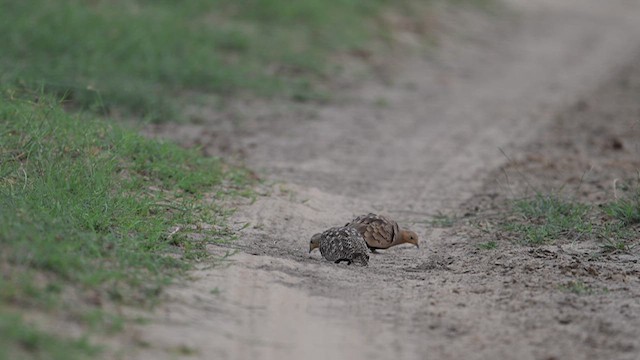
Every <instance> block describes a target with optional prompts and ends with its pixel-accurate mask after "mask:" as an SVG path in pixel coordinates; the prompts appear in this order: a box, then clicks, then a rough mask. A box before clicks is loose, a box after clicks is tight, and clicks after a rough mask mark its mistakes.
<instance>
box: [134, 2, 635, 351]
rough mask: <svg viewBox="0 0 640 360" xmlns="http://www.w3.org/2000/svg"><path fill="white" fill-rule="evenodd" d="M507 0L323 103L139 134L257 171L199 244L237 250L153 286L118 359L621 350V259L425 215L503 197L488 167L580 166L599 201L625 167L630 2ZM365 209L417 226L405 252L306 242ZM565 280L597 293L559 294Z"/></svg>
mask: <svg viewBox="0 0 640 360" xmlns="http://www.w3.org/2000/svg"><path fill="white" fill-rule="evenodd" d="M507 5H508V6H507V7H508V10H501V11H502V13H501V15H487V14H473V13H469V12H454V13H449V14H447V15H446V17H445V18H446V19H449V20H454V21H455V22H454V23H451V22H446V23H444V22H443V23H442V24H440V25H439V26H440V27H441V31H442V33H446V34H447V35H446V36H443V37H442V38H441V41H440V45H439V47H438V49H437V50H436V51H433V52H431V53H429V54H428V55H427V56H419V55H417V54H414V55H411V56H405V57H403V58H401V59H400V60H396V61H395V62H394V63H392V64H391V65H392V67H393V69H394V70H393V72H391V74H392V75H391V76H386V77H384V78H378V79H370V80H365V81H360V82H358V83H357V85H350V86H345V88H344V89H342V90H341V92H340V94H343V95H341V99H342V100H341V101H336V102H333V103H331V104H329V105H325V106H316V105H309V106H306V105H300V106H294V105H291V104H284V105H273V106H268V107H265V106H261V104H259V103H257V104H254V105H255V106H253V107H249V108H250V110H238V109H233V111H234V113H235V114H240V115H237V116H235V118H234V120H233V123H230V122H229V121H228V120H225V118H226V115H228V114H225V113H214V112H211V113H207V111H206V109H205V110H202V109H200V110H198V111H201V114H200V116H201V118H203V119H205V120H204V121H205V122H204V123H201V124H199V125H164V126H159V127H156V128H152V129H149V132H150V133H152V134H155V135H159V136H169V137H172V138H174V139H177V140H178V141H181V142H183V143H185V144H199V145H202V146H204V148H205V150H206V151H208V152H209V153H211V154H217V153H220V152H224V153H225V154H229V153H231V154H237V155H238V156H239V157H241V158H242V159H243V161H245V162H246V164H247V165H248V166H249V167H250V168H253V169H256V171H257V172H258V173H259V174H261V176H263V177H264V178H265V179H267V181H266V182H265V185H263V186H262V187H261V189H260V190H259V191H260V192H261V193H262V194H263V195H262V196H260V197H258V199H257V201H255V202H254V203H252V204H245V205H243V206H242V207H241V208H240V210H239V211H238V212H237V214H236V215H235V216H234V218H233V219H232V221H233V224H234V226H235V227H236V228H237V229H242V230H241V232H240V234H241V236H240V239H239V240H238V241H236V242H235V243H233V244H230V245H228V246H216V247H211V251H212V252H215V253H220V254H222V253H224V252H225V251H228V250H229V249H239V250H240V251H239V253H238V254H236V255H234V256H233V257H231V259H230V261H229V262H228V263H227V264H226V265H225V266H218V267H214V268H212V269H211V268H203V269H202V270H199V271H196V272H194V273H193V274H192V275H193V281H191V282H187V283H184V284H179V285H175V286H173V287H172V288H170V289H169V290H168V293H167V301H165V302H164V304H163V305H161V306H159V307H158V309H157V310H156V312H155V314H154V316H153V317H152V319H151V322H150V324H146V325H144V326H141V327H138V328H134V329H132V330H131V331H130V334H131V339H133V341H134V342H135V343H137V344H138V346H137V347H136V349H137V350H136V353H135V354H132V356H134V355H135V356H136V357H137V358H140V359H150V358H159V359H162V358H181V357H183V356H184V357H188V358H201V359H327V358H334V359H335V358H343V359H347V358H348V359H391V358H396V359H461V358H465V359H512V358H518V359H601V358H607V359H640V287H639V285H640V282H639V281H638V276H639V275H640V266H638V264H637V255H636V256H634V255H626V256H617V257H616V256H612V257H608V258H600V259H599V260H598V261H597V262H593V263H590V262H587V260H586V257H585V256H582V255H580V254H584V253H585V251H587V250H585V248H590V247H591V248H592V247H593V244H584V245H581V244H574V243H569V244H561V245H560V246H556V245H554V246H543V247H537V248H531V247H526V246H522V245H517V244H513V243H510V242H501V243H500V246H499V247H498V249H496V250H493V251H481V250H479V249H478V247H477V243H478V242H479V241H484V240H485V239H484V238H482V237H483V236H485V237H486V235H482V234H476V233H475V232H474V231H471V230H469V226H468V223H469V222H467V223H466V225H465V224H463V225H459V226H458V225H456V226H454V228H451V229H439V228H435V227H433V226H432V225H431V224H430V220H431V219H432V218H433V216H434V215H436V214H438V213H439V212H443V213H456V214H460V215H461V216H462V215H466V216H467V217H469V218H481V217H482V216H484V214H485V213H486V212H487V211H495V209H496V207H499V206H502V205H500V204H502V202H500V199H505V198H508V197H509V196H508V194H507V192H508V191H511V193H513V191H518V192H520V191H523V189H524V188H523V187H522V186H520V187H518V185H517V184H516V183H517V181H515V180H514V181H513V184H511V183H509V186H512V187H513V188H511V189H506V188H505V186H504V181H502V182H500V181H498V180H500V176H501V174H504V173H505V171H507V173H508V171H512V173H514V171H515V170H518V173H526V174H528V175H527V176H530V177H531V179H532V181H538V183H540V184H543V183H544V182H545V180H547V179H549V180H553V181H556V182H559V183H562V182H567V181H569V182H570V181H571V179H573V178H574V177H576V176H577V178H578V179H580V178H581V175H582V174H583V173H584V172H585V171H586V170H588V169H589V168H595V170H594V171H595V172H594V173H597V174H599V175H598V176H596V177H595V178H594V179H595V180H594V181H593V182H591V183H589V184H590V185H587V187H586V190H593V191H590V192H589V194H594V193H597V194H600V195H598V196H601V197H606V196H607V193H606V191H605V190H604V188H603V187H604V186H605V185H603V184H606V183H608V182H609V180H611V179H609V177H608V176H609V175H612V176H613V175H615V176H616V177H626V178H631V177H633V171H634V170H635V169H638V166H639V164H638V163H637V159H640V149H638V146H639V145H638V138H639V137H638V136H637V135H638V127H639V126H640V124H638V121H640V120H638V119H640V115H639V114H640V106H639V105H638V104H636V101H635V99H637V98H640V85H638V84H640V66H632V64H634V63H639V62H640V60H639V59H640V21H638V19H640V3H638V2H637V1H631V0H628V1H625V0H615V1H601V0H580V1H578V0H575V1H573V0H561V1H560V0H558V1H552V0H535V1H533V0H528V1H525V0H510V1H507ZM628 79H632V80H628ZM634 84H635V85H634ZM230 111H231V110H230ZM585 114H587V115H585ZM603 114H604V115H603ZM207 119H208V120H207ZM616 119H617V120H616ZM634 121H635V123H634ZM614 124H615V125H614ZM603 129H604V130H603ZM605 130H606V131H605ZM634 131H635V132H634ZM634 134H635V135H634ZM616 139H617V140H616ZM616 141H617V142H620V143H621V144H622V147H620V146H618V145H616V144H617V142H616ZM594 144H595V145H594ZM607 144H609V145H610V144H613V145H611V146H610V147H607V146H609V145H607ZM499 149H502V150H503V151H504V152H505V153H507V154H509V157H510V158H512V159H513V161H512V162H509V161H508V160H507V158H506V157H505V156H504V155H503V154H502V153H501V151H500V150H499ZM598 149H600V150H598ZM621 154H622V155H621ZM620 156H622V157H620ZM619 159H622V160H621V161H617V160H619ZM634 161H635V162H634ZM549 164H551V165H549ZM616 164H618V165H616ZM620 164H622V165H620ZM585 167H586V169H585ZM609 171H610V172H611V173H609ZM513 177H514V178H515V177H516V176H513ZM503 180H504V179H503ZM552 185H555V183H550V184H549V186H552ZM594 196H595V195H594ZM469 209H470V210H469ZM367 212H378V213H384V214H388V215H391V216H392V217H394V218H396V219H397V220H398V221H399V222H400V223H401V225H404V226H406V227H408V228H410V229H412V230H414V231H416V232H418V234H419V235H420V236H421V237H422V242H421V247H420V249H415V248H413V247H410V246H399V247H396V248H393V249H390V250H387V251H384V252H381V254H377V255H372V257H371V261H370V266H369V267H367V268H361V267H355V266H347V265H345V264H341V265H335V264H332V263H328V262H325V261H323V260H322V259H321V258H320V255H319V254H318V253H315V254H312V255H309V254H307V250H308V241H309V238H310V236H311V235H312V234H314V233H315V232H318V231H320V230H323V229H325V228H327V227H330V226H335V225H342V224H344V223H346V222H347V221H348V220H350V219H351V218H352V217H353V216H355V215H359V214H362V213H367ZM246 224H248V226H246ZM587 252H588V251H587ZM572 279H581V280H582V281H585V282H587V283H589V284H593V285H594V286H596V287H597V288H606V289H607V291H603V292H595V293H591V294H588V295H578V294H572V293H568V292H566V291H562V290H561V285H562V284H564V283H566V282H568V281H571V280H572ZM127 357H129V356H127Z"/></svg>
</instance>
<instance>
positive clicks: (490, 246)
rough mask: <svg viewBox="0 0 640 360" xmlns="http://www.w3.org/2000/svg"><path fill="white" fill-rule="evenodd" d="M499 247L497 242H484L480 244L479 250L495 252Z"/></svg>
mask: <svg viewBox="0 0 640 360" xmlns="http://www.w3.org/2000/svg"><path fill="white" fill-rule="evenodd" d="M497 247H498V243H497V242H496V241H495V240H491V241H487V242H482V243H479V244H478V249H481V250H493V249H496V248H497Z"/></svg>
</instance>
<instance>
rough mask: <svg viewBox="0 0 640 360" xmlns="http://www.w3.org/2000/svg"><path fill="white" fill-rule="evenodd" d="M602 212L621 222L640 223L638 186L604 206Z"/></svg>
mask: <svg viewBox="0 0 640 360" xmlns="http://www.w3.org/2000/svg"><path fill="white" fill-rule="evenodd" d="M604 212H605V213H606V214H607V215H609V216H610V217H612V218H614V219H617V220H618V221H620V223H621V224H623V225H625V226H628V225H635V224H640V188H638V189H635V190H633V191H631V193H628V194H625V195H624V196H623V197H622V198H620V199H617V200H615V201H613V202H610V203H608V204H606V205H605V206H604Z"/></svg>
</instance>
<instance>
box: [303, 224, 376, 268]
mask: <svg viewBox="0 0 640 360" xmlns="http://www.w3.org/2000/svg"><path fill="white" fill-rule="evenodd" d="M314 242H315V243H314ZM314 244H315V245H314ZM315 247H318V248H319V249H320V253H321V254H322V257H324V258H325V259H327V260H328V261H333V262H336V263H340V262H342V261H346V262H347V263H348V264H349V265H350V264H351V263H352V262H353V263H356V264H358V265H362V266H367V265H368V264H369V255H368V252H369V250H368V248H367V243H366V242H365V241H364V239H363V238H362V236H361V235H360V233H359V232H358V231H357V230H356V229H354V228H351V227H334V228H331V229H328V230H326V231H324V232H323V233H319V234H315V235H313V237H312V238H311V250H313V249H314V248H315Z"/></svg>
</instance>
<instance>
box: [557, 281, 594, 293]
mask: <svg viewBox="0 0 640 360" xmlns="http://www.w3.org/2000/svg"><path fill="white" fill-rule="evenodd" d="M559 288H560V290H562V291H566V292H570V293H573V294H576V295H588V294H591V293H593V291H594V289H593V288H591V287H590V286H589V285H587V284H585V283H584V282H582V281H579V280H576V281H569V282H567V283H566V284H564V285H560V286H559Z"/></svg>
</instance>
